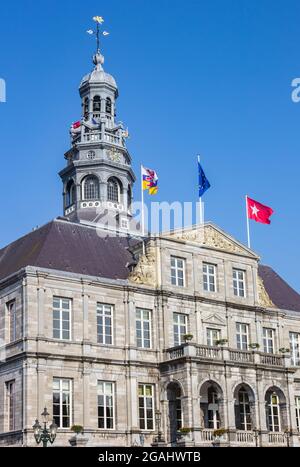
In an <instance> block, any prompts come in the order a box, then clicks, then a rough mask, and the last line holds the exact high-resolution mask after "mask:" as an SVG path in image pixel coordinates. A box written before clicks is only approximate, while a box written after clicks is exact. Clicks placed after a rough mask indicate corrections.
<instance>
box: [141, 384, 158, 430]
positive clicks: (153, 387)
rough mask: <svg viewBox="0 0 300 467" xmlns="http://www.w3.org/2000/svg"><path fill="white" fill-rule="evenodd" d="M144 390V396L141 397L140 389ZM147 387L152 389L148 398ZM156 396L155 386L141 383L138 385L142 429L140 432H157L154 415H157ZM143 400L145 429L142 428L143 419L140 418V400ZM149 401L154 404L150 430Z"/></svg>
mask: <svg viewBox="0 0 300 467" xmlns="http://www.w3.org/2000/svg"><path fill="white" fill-rule="evenodd" d="M141 387H142V388H143V394H142V395H140V388H141ZM147 387H151V396H147V395H146V388H147ZM154 395H155V385H154V384H148V383H139V384H138V417H139V427H140V430H142V431H154V430H155V417H154V414H155V411H154V409H155V407H154V402H155V399H154ZM141 398H142V399H143V401H144V404H143V405H144V407H143V409H144V418H143V419H144V422H145V426H144V428H141V418H140V399H141ZM147 399H151V401H152V403H151V405H152V407H151V408H152V428H148V416H147Z"/></svg>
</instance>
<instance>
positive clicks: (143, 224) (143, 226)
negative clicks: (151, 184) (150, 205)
mask: <svg viewBox="0 0 300 467" xmlns="http://www.w3.org/2000/svg"><path fill="white" fill-rule="evenodd" d="M141 200H142V209H141V218H142V219H141V224H142V237H143V254H145V242H144V238H145V211H144V189H143V166H142V165H141Z"/></svg>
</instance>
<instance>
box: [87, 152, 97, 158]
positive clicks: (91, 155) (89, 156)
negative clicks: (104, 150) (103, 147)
mask: <svg viewBox="0 0 300 467" xmlns="http://www.w3.org/2000/svg"><path fill="white" fill-rule="evenodd" d="M86 157H87V158H88V159H95V157H96V153H95V151H89V152H88V153H87V156H86Z"/></svg>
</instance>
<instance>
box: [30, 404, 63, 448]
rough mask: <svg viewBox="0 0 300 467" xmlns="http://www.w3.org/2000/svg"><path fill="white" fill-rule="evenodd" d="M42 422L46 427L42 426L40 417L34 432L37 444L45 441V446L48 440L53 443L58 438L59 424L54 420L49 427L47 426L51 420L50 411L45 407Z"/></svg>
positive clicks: (44, 446) (34, 426)
mask: <svg viewBox="0 0 300 467" xmlns="http://www.w3.org/2000/svg"><path fill="white" fill-rule="evenodd" d="M41 416H42V423H43V424H44V428H42V427H41V425H40V423H39V421H38V419H36V421H35V424H34V425H33V427H32V428H33V434H34V437H35V440H36V442H37V444H40V443H41V442H42V443H43V448H46V447H47V444H48V442H49V443H51V444H53V443H54V440H55V438H56V432H57V425H55V423H54V422H52V423H51V425H50V426H49V428H47V423H48V422H49V413H48V411H47V408H46V407H45V408H44V411H43V412H42V413H41Z"/></svg>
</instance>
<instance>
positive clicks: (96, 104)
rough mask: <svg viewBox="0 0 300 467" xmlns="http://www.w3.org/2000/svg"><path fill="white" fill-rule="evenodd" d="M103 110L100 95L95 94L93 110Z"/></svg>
mask: <svg viewBox="0 0 300 467" xmlns="http://www.w3.org/2000/svg"><path fill="white" fill-rule="evenodd" d="M100 111H101V99H100V96H95V97H94V99H93V112H100Z"/></svg>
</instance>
